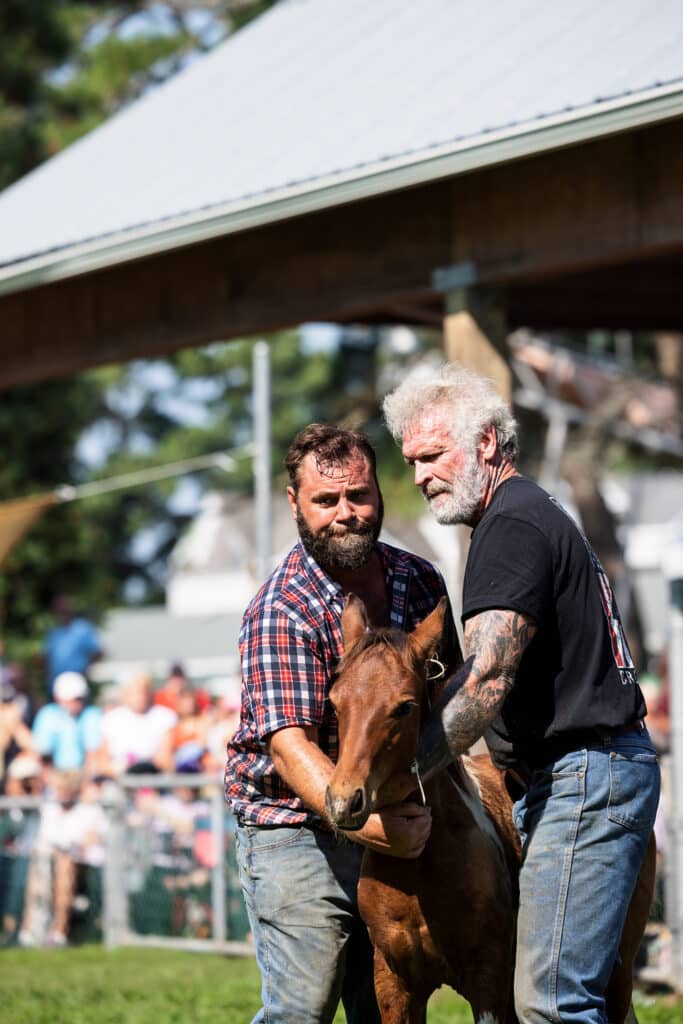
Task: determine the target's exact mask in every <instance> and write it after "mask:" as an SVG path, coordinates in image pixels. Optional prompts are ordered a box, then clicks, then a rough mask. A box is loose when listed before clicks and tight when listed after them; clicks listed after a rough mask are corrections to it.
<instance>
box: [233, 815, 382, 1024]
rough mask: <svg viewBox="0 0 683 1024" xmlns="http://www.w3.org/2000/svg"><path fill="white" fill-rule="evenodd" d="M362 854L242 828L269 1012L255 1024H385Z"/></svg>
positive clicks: (326, 840)
mask: <svg viewBox="0 0 683 1024" xmlns="http://www.w3.org/2000/svg"><path fill="white" fill-rule="evenodd" d="M362 855H363V850H362V848H361V847H360V846H358V845H357V844H356V843H352V842H350V841H349V840H347V839H344V838H339V839H337V838H336V837H335V836H334V835H333V834H332V833H327V832H323V831H322V830H319V829H309V828H296V827H293V828H290V827H275V828H260V827H255V826H252V825H246V824H238V825H237V862H238V865H239V872H240V881H241V883H242V891H243V892H244V898H245V903H246V907H247V912H248V914H249V921H250V924H251V930H252V935H253V937H254V944H255V947H256V960H257V963H258V966H259V969H260V971H261V982H262V985H261V999H262V1002H263V1006H262V1008H261V1009H260V1010H259V1012H258V1013H257V1014H256V1016H255V1017H254V1020H253V1022H252V1024H256V1022H257V1021H266V1022H268V1024H328V1022H331V1021H332V1020H333V1018H334V1015H335V1012H336V1010H337V1006H338V1005H339V1000H340V999H341V1000H342V1002H343V1005H344V1009H345V1011H346V1019H347V1021H348V1022H349V1024H375V1022H377V1024H379V1020H380V1017H379V1011H378V1009H377V1003H376V1000H375V989H374V980H373V965H372V947H371V945H370V941H369V939H368V935H367V931H366V928H365V925H364V924H363V922H362V921H361V919H360V917H359V914H358V907H357V903H356V888H357V885H358V874H359V870H360V861H361V857H362Z"/></svg>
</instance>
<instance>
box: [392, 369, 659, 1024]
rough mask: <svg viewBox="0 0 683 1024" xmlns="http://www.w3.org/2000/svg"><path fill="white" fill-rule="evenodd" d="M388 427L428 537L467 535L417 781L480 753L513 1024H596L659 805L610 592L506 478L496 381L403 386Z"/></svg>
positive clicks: (513, 472) (513, 445)
mask: <svg viewBox="0 0 683 1024" xmlns="http://www.w3.org/2000/svg"><path fill="white" fill-rule="evenodd" d="M384 411H385V416H386V420H387V424H388V427H389V429H390V431H391V433H392V434H393V435H394V437H395V438H396V439H397V440H399V441H401V443H402V447H403V455H404V457H405V459H406V461H407V462H408V464H409V465H410V466H412V467H413V469H414V473H415V483H416V485H417V486H418V487H420V488H421V490H422V493H423V494H424V496H425V498H426V499H427V501H428V503H429V506H430V508H431V510H432V512H433V513H434V516H435V517H436V519H437V520H438V521H439V522H440V523H465V524H467V525H468V526H471V527H473V533H472V542H471V545H470V550H469V554H468V558H467V566H466V569H465V577H464V582H463V603H462V619H463V623H464V647H465V659H466V660H465V663H464V665H463V666H462V667H461V669H459V670H458V672H457V673H456V675H455V676H454V677H453V679H452V680H450V681H449V683H448V685H447V687H446V690H445V693H444V695H443V698H442V699H441V700H440V701H439V704H438V705H437V707H436V708H435V709H434V712H433V714H432V715H431V716H430V719H429V720H428V722H427V724H426V726H425V728H424V730H423V732H422V735H421V737H420V748H419V752H418V765H419V768H420V769H421V770H422V772H423V773H424V775H426V776H428V775H430V774H432V773H433V772H434V771H436V770H438V769H440V768H441V767H444V766H445V765H446V764H448V763H449V762H450V761H451V760H452V759H453V758H454V757H456V756H457V755H458V754H461V753H463V752H464V751H466V750H468V748H469V747H470V746H471V745H472V744H473V743H474V742H475V741H476V740H477V739H479V738H480V737H481V736H482V735H485V736H486V740H487V742H488V745H489V748H490V750H491V753H492V755H493V758H494V760H495V761H496V763H497V764H498V765H499V766H500V767H502V768H504V769H506V771H507V777H508V779H509V788H510V790H511V795H513V796H514V797H515V799H516V802H515V805H514V819H515V825H516V827H517V829H518V832H519V835H520V839H521V842H522V858H523V860H522V867H521V873H520V909H519V918H518V929H517V964H516V970H515V1009H516V1012H517V1016H518V1018H519V1021H520V1024H540V1022H542V1021H552V1022H558V1024H559V1022H560V1021H562V1022H563V1024H568V1022H569V1021H571V1022H582V1024H605V1022H606V1021H607V1016H606V1013H605V995H606V988H607V983H608V980H609V977H610V974H611V972H612V969H613V967H614V965H615V962H616V961H617V958H618V956H619V941H620V938H621V932H622V927H623V924H624V920H625V917H626V912H627V910H628V906H629V903H630V900H631V895H632V893H633V890H634V886H635V883H636V879H637V877H638V873H639V870H640V866H641V863H642V860H643V857H644V855H645V851H646V848H647V845H648V840H649V835H650V831H651V829H652V825H653V822H654V818H655V812H656V810H657V802H658V797H659V766H658V764H657V758H656V754H655V750H654V747H653V746H652V743H651V742H650V738H649V736H648V733H647V729H646V728H645V725H644V722H643V718H644V716H645V713H646V709H645V702H644V700H643V695H642V693H641V691H640V688H639V686H638V683H637V678H636V671H635V668H634V666H633V662H632V659H631V655H630V653H629V649H628V645H627V643H626V638H625V636H624V632H623V629H622V625H621V620H620V618H619V612H618V609H617V607H616V603H615V601H614V597H613V594H612V591H611V587H610V584H609V581H608V579H607V577H606V575H605V573H604V570H603V568H602V566H601V565H600V562H599V561H598V559H597V557H596V556H595V554H594V552H593V551H592V549H591V547H590V544H589V543H588V540H587V538H586V537H585V536H584V535H583V533H582V532H581V531H580V530H579V528H578V527H577V526H576V524H575V523H574V521H573V520H572V519H571V518H570V517H569V516H568V514H567V513H566V512H565V511H564V510H563V509H562V507H561V506H560V505H559V504H558V502H557V501H556V500H555V499H554V498H552V497H551V496H550V495H549V494H547V493H546V492H545V491H543V490H542V489H541V488H540V487H538V486H537V485H536V484H535V483H533V482H532V481H531V480H528V479H526V478H525V477H523V476H521V475H520V474H519V472H518V471H517V469H516V460H517V453H518V443H517V434H516V424H515V422H514V419H513V418H512V416H511V414H510V412H509V410H508V408H507V406H506V405H505V403H504V402H503V400H502V399H501V398H500V396H499V395H498V394H497V393H496V391H495V390H494V388H493V386H492V384H491V382H490V381H487V380H485V379H484V378H482V377H479V376H478V375H476V374H474V373H472V372H470V371H468V370H467V369H465V368H464V367H460V366H457V365H455V364H451V365H447V366H444V367H443V368H441V369H440V370H437V371H434V372H432V373H431V374H430V375H429V376H424V375H420V377H419V378H418V377H415V378H411V377H408V378H407V379H406V380H405V381H404V382H403V384H401V386H400V387H399V388H397V389H396V390H395V391H394V392H393V393H392V394H391V395H389V396H388V397H387V399H386V400H385V403H384ZM630 968H631V965H625V969H626V970H630Z"/></svg>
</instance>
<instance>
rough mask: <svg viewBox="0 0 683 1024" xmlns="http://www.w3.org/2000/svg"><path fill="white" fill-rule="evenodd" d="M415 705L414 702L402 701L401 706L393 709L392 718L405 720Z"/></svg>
mask: <svg viewBox="0 0 683 1024" xmlns="http://www.w3.org/2000/svg"><path fill="white" fill-rule="evenodd" d="M416 707H417V704H416V703H415V701H414V700H404V701H403V702H402V703H401V704H399V705H398V706H397V707H395V708H394V710H393V712H392V715H393V717H394V718H405V717H406V715H409V714H410V712H411V711H412V710H413V708H416Z"/></svg>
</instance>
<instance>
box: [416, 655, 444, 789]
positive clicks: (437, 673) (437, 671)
mask: <svg viewBox="0 0 683 1024" xmlns="http://www.w3.org/2000/svg"><path fill="white" fill-rule="evenodd" d="M430 665H433V666H434V671H432V673H431V674H430V671H429V666H430ZM445 675H446V666H445V665H444V663H443V662H442V661H439V659H438V658H427V661H426V662H425V683H433V682H434V680H435V679H441V678H443V676H445ZM424 692H425V701H426V704H427V711H431V710H432V702H431V701H430V699H429V687H428V686H425V691H424ZM409 771H410V774H411V775H414V776H415V778H416V780H417V788H418V789H419V791H420V799H421V800H422V806H423V807H426V806H427V797H426V796H425V790H424V785H423V784H422V776H421V775H420V768H419V765H418V763H417V758H415V760H414V761H413V763H412V764H411V765H410V768H409Z"/></svg>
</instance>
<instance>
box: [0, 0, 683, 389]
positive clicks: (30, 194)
mask: <svg viewBox="0 0 683 1024" xmlns="http://www.w3.org/2000/svg"><path fill="white" fill-rule="evenodd" d="M682 55H683V7H681V5H680V4H677V3H673V2H672V3H669V2H664V0H660V2H659V3H658V4H657V5H655V8H653V7H652V5H651V3H647V2H646V0H601V3H599V4H594V3H592V2H591V0H568V2H566V3H563V4H548V3H544V2H543V0H526V2H525V3H523V4H514V5H513V4H508V3H506V2H505V0H485V2H483V3H479V4H476V5H474V4H471V3H467V2H465V0H423V2H421V3H420V4H415V3H408V2H399V3H397V2H396V0H373V3H371V4H369V3H367V2H366V0H345V2H344V3H341V2H339V0H285V2H282V3H280V4H278V5H276V6H275V7H274V8H273V9H272V10H271V11H270V12H268V13H267V14H265V15H263V16H262V17H261V18H259V19H257V20H256V21H255V22H253V23H252V24H251V25H250V26H248V27H247V28H245V29H243V30H242V31H241V32H239V33H237V34H236V35H235V36H233V37H231V38H229V39H228V40H227V42H225V43H224V44H222V45H221V46H219V47H218V48H217V49H215V50H214V51H213V52H212V53H210V54H209V55H208V56H206V57H205V58H204V59H202V60H201V61H198V62H196V63H195V64H193V65H191V66H189V67H188V68H187V69H186V70H185V71H184V72H181V73H180V74H179V75H177V76H176V77H174V78H173V79H171V80H170V81H169V82H167V83H166V84H165V85H163V86H162V87H160V88H158V89H156V90H155V91H152V92H151V93H149V94H148V95H146V96H144V97H143V98H142V99H140V100H138V101H137V102H135V103H134V104H132V105H131V106H130V107H128V108H127V109H125V110H123V111H122V112H121V113H119V114H118V115H117V116H115V117H113V118H112V119H111V120H109V121H108V122H107V123H105V124H104V125H103V126H101V127H100V128H98V129H97V130H95V131H93V132H92V133H91V134H90V135H88V136H86V137H85V138H84V139H82V140H81V141H79V142H77V143H76V144H74V145H73V146H71V147H70V148H68V149H67V150H66V151H64V152H62V153H60V154H59V155H57V156H56V157H54V158H53V159H51V160H50V161H48V162H47V163H46V164H44V165H43V166H41V167H39V168H37V169H36V170H35V171H33V172H32V173H31V174H29V175H27V176H26V177H25V178H24V179H22V180H21V181H19V182H18V183H16V184H15V185H13V186H11V187H10V188H8V189H6V190H5V192H4V193H3V194H2V195H1V196H0V386H1V387H5V388H7V387H12V386H13V385H17V384H20V383H25V382H30V381H38V380H41V379H46V378H49V377H54V376H58V375H65V374H70V373H74V372H76V371H78V370H82V369H84V368H86V367H89V366H94V365H97V364H103V363H108V362H118V361H124V360H128V359H131V358H134V357H142V356H148V357H151V356H159V355H166V354H168V353H171V352H172V351H174V350H176V349H179V348H181V347H185V346H191V345H199V344H203V343H206V342H210V341H212V340H215V339H229V338H234V337H238V336H239V337H245V336H252V335H256V334H258V333H260V332H265V331H271V330H273V329H275V328H280V327H284V326H287V325H293V324H298V323H301V322H304V321H311V320H327V321H335V322H340V323H345V322H350V321H353V322H365V323H396V322H399V323H410V324H425V323H427V324H436V325H439V324H441V323H443V324H444V328H445V336H446V339H447V343H448V351H449V353H450V354H451V355H459V356H463V357H465V356H466V357H468V358H469V360H470V361H474V362H475V364H476V362H477V360H478V359H479V357H480V355H481V353H482V352H486V351H487V349H486V346H485V341H484V338H483V335H485V336H486V337H487V338H488V339H489V341H490V342H491V343H492V345H493V347H494V348H496V347H497V346H498V345H499V344H500V341H501V338H502V337H503V336H504V335H505V333H506V331H507V330H508V329H509V328H511V327H514V326H516V325H520V324H528V325H532V326H534V327H536V328H541V327H545V326H552V327H577V328H578V327H595V326H601V327H623V328H668V329H675V330H681V329H683V299H682V295H683V291H682V289H681V285H680V282H681V279H682V271H683V202H682V199H681V181H683V132H682V129H683V56H682ZM488 358H490V354H489V356H487V359H488ZM501 374H503V375H504V368H501Z"/></svg>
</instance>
